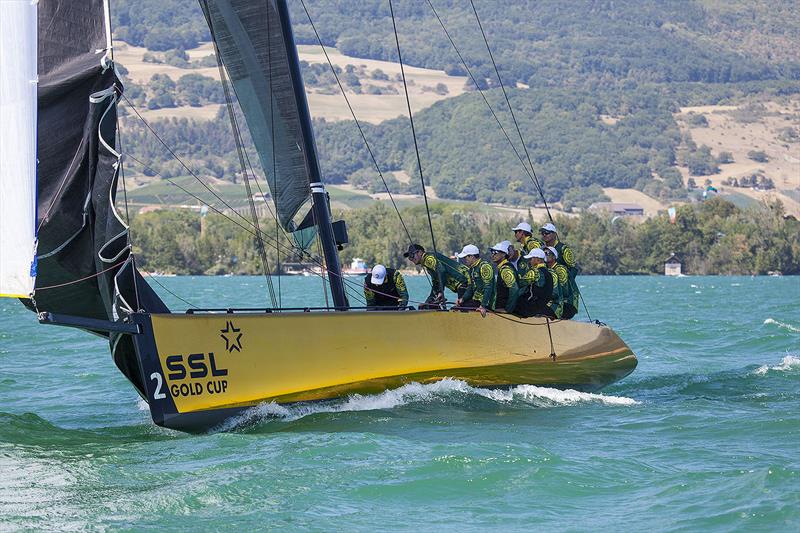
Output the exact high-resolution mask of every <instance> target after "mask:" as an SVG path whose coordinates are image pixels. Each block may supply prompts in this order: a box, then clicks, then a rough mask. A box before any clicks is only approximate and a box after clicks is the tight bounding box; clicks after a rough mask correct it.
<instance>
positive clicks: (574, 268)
mask: <svg viewBox="0 0 800 533" xmlns="http://www.w3.org/2000/svg"><path fill="white" fill-rule="evenodd" d="M561 256H562V257H563V258H564V263H565V264H566V266H567V272H569V275H570V276H571V277H572V279H575V276H577V275H578V274H580V271H581V269H580V268H579V267H578V262H577V261H576V260H575V252H573V251H572V248H570V247H569V246H567V245H566V244H565V245H564V247H563V248H562V249H561Z"/></svg>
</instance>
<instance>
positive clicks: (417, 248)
mask: <svg viewBox="0 0 800 533" xmlns="http://www.w3.org/2000/svg"><path fill="white" fill-rule="evenodd" d="M420 250H422V251H423V252H424V251H425V248H423V247H422V245H421V244H416V243H414V244H409V245H408V251H406V252H405V253H404V254H403V257H411V256H412V255H414V254H415V253H417V252H418V251H420Z"/></svg>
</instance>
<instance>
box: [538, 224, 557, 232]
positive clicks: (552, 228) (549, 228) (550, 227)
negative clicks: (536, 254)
mask: <svg viewBox="0 0 800 533" xmlns="http://www.w3.org/2000/svg"><path fill="white" fill-rule="evenodd" d="M541 229H543V230H545V231H552V232H553V233H558V231H557V230H556V227H555V226H554V225H553V224H552V223H550V222H548V223H547V224H545V225H544V226H542V228H541Z"/></svg>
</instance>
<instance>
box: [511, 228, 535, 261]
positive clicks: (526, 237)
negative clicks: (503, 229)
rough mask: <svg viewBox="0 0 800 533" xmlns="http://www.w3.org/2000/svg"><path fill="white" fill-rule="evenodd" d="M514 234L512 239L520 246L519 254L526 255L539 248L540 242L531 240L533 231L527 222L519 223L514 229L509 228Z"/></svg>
mask: <svg viewBox="0 0 800 533" xmlns="http://www.w3.org/2000/svg"><path fill="white" fill-rule="evenodd" d="M511 231H513V232H514V239H516V241H517V242H518V243H519V245H520V254H522V255H526V254H527V253H528V252H530V251H531V250H533V249H534V248H541V247H542V242H541V241H540V240H539V239H534V238H533V229H532V228H531V225H530V224H528V223H527V222H520V223H519V224H517V225H516V226H515V227H513V228H511Z"/></svg>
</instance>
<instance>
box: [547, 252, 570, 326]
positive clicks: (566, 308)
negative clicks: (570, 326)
mask: <svg viewBox="0 0 800 533" xmlns="http://www.w3.org/2000/svg"><path fill="white" fill-rule="evenodd" d="M544 252H545V255H546V256H547V266H548V268H550V269H551V270H553V272H555V273H556V276H558V286H559V287H560V288H561V303H562V305H561V315H560V316H559V317H558V318H564V319H567V320H568V319H570V318H572V317H574V316H575V313H577V312H578V295H577V294H576V293H575V291H573V290H572V283H570V279H569V273H568V272H567V267H565V266H564V265H562V264H561V263H559V262H558V251H557V250H556V249H555V248H553V247H552V246H548V247H547V248H545V250H544Z"/></svg>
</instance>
